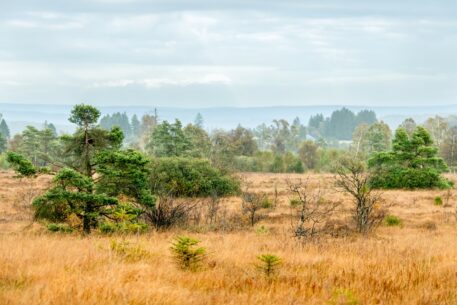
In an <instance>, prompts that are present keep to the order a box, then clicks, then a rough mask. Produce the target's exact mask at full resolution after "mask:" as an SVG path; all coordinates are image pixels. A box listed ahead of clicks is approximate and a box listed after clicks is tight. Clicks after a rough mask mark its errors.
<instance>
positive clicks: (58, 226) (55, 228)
mask: <svg viewBox="0 0 457 305" xmlns="http://www.w3.org/2000/svg"><path fill="white" fill-rule="evenodd" d="M48 230H49V231H51V232H62V233H71V232H73V228H71V227H70V226H69V225H67V224H64V223H50V224H48Z"/></svg>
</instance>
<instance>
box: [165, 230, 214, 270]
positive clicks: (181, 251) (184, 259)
mask: <svg viewBox="0 0 457 305" xmlns="http://www.w3.org/2000/svg"><path fill="white" fill-rule="evenodd" d="M199 243H200V241H199V240H197V239H193V238H190V237H187V236H178V237H177V238H176V239H175V240H174V242H173V243H172V246H171V248H170V249H171V252H172V253H173V257H174V260H175V262H176V264H177V265H178V266H179V267H180V268H181V269H183V270H191V271H195V270H197V269H198V268H199V267H200V266H201V263H202V261H203V260H204V259H205V256H206V249H205V248H203V247H198V244H199Z"/></svg>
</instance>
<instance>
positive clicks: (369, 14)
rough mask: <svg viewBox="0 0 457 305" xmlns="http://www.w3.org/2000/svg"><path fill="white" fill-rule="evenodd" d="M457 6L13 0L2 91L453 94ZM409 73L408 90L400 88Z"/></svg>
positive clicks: (265, 98) (30, 96) (274, 99)
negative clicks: (454, 14)
mask: <svg viewBox="0 0 457 305" xmlns="http://www.w3.org/2000/svg"><path fill="white" fill-rule="evenodd" d="M412 8H414V9H412ZM456 8H457V2H455V1H454V2H452V1H444V0H436V1H433V2H432V1H424V2H421V3H420V4H419V3H417V1H412V0H404V1H401V3H400V2H398V1H394V0H386V1H362V0H347V1H344V3H343V2H342V1H340V0H328V1H322V0H319V1H318V0H309V1H300V0H284V1H277V0H252V1H242V0H220V1H213V0H189V1H183V0H81V1H72V2H68V1H66V2H62V1H53V0H42V1H40V4H39V5H38V4H37V2H36V1H33V0H15V1H7V3H6V4H5V5H4V6H2V10H1V11H0V37H2V39H0V102H2V101H5V99H8V101H11V100H13V101H14V100H15V99H18V100H19V99H20V100H21V101H24V100H27V101H29V102H34V99H39V100H40V101H41V102H43V101H46V102H55V103H61V102H62V101H64V100H71V101H73V100H77V99H78V98H80V97H84V98H87V97H89V98H90V96H88V95H92V96H94V97H96V96H103V98H104V99H105V100H108V101H109V100H110V97H111V98H112V100H117V99H119V100H120V97H119V96H122V99H123V100H125V99H128V100H130V99H131V100H141V99H143V100H144V101H150V100H166V101H167V102H169V103H176V104H179V103H181V102H182V101H183V100H184V99H185V98H189V100H199V101H201V103H202V104H206V105H207V106H210V105H212V103H214V101H215V100H217V96H218V92H220V95H221V100H223V101H224V102H226V101H232V102H233V101H234V100H236V102H237V103H240V104H242V103H246V104H247V105H249V104H262V103H268V104H278V103H283V102H285V101H286V102H287V103H301V102H303V101H306V102H308V101H310V102H312V103H320V102H322V103H335V102H337V101H336V99H339V98H341V99H344V100H345V101H352V102H353V103H358V102H367V101H368V102H369V101H370V99H369V98H368V97H369V94H368V93H367V94H366V95H363V99H362V97H361V96H360V94H359V92H360V91H368V89H370V90H371V92H372V93H371V94H372V100H373V102H376V103H384V102H389V101H390V100H391V98H392V95H388V94H387V93H386V92H390V93H391V94H394V93H396V94H398V96H399V97H401V99H402V100H405V101H406V100H407V101H410V100H415V99H416V100H418V101H424V99H425V97H427V98H429V97H430V96H432V95H433V94H435V95H436V97H437V98H438V97H440V96H442V94H443V92H447V93H448V94H449V95H448V96H447V98H449V99H450V98H451V97H452V96H453V95H454V93H457V92H455V89H454V87H455V85H454V84H453V80H455V79H456V77H455V71H457V62H455V61H453V60H452V58H453V57H454V54H455V53H456V52H457V40H456V39H455V37H456V36H457V21H455V18H454V16H453V12H455V9H456ZM399 84H401V85H402V86H404V88H408V90H405V91H403V90H402V89H401V88H397V90H389V87H392V88H394V87H398V86H399ZM196 87H198V90H197V89H195V88H196ZM425 88H426V89H428V91H427V92H428V93H427V95H424V94H423V93H424V92H423V91H424V90H425ZM216 89H217V90H221V91H216ZM223 90H226V91H224V92H225V93H224V92H222V91H223ZM56 91H58V92H59V94H54V92H56ZM159 91H160V94H161V95H159V94H158V92H159ZM119 92H122V95H120V94H119ZM379 92H382V93H379ZM224 94H226V97H227V98H226V99H224V98H222V96H223V95H224ZM167 96H169V98H167ZM176 96H179V99H176V100H173V99H174V98H175V97H176ZM383 96H384V98H385V101H384V102H382V101H380V100H381V99H382V97H383ZM405 97H407V98H405Z"/></svg>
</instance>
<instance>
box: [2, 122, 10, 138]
mask: <svg viewBox="0 0 457 305" xmlns="http://www.w3.org/2000/svg"><path fill="white" fill-rule="evenodd" d="M0 133H1V134H2V135H3V137H4V138H5V139H6V140H9V139H10V137H11V135H10V129H9V127H8V124H6V121H5V119H2V121H1V122H0Z"/></svg>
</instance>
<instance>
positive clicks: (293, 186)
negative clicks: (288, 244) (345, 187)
mask: <svg viewBox="0 0 457 305" xmlns="http://www.w3.org/2000/svg"><path fill="white" fill-rule="evenodd" d="M287 185H288V188H289V191H290V192H291V194H292V196H294V199H292V200H291V201H293V202H294V205H293V206H292V208H293V209H294V210H295V211H296V217H295V218H294V219H295V221H294V223H293V232H294V236H295V237H296V238H297V239H298V240H299V241H302V242H305V241H308V240H310V239H312V238H315V237H318V236H319V235H320V233H322V232H323V231H324V229H326V227H324V226H323V224H324V223H325V222H327V221H328V220H329V219H330V218H331V216H332V214H333V212H334V211H335V210H336V208H337V207H338V206H339V205H340V204H341V203H340V202H330V201H328V200H325V199H324V189H323V188H322V187H321V186H320V185H318V186H317V187H312V186H311V184H310V181H309V178H307V179H306V180H300V181H298V182H291V181H287Z"/></svg>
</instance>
